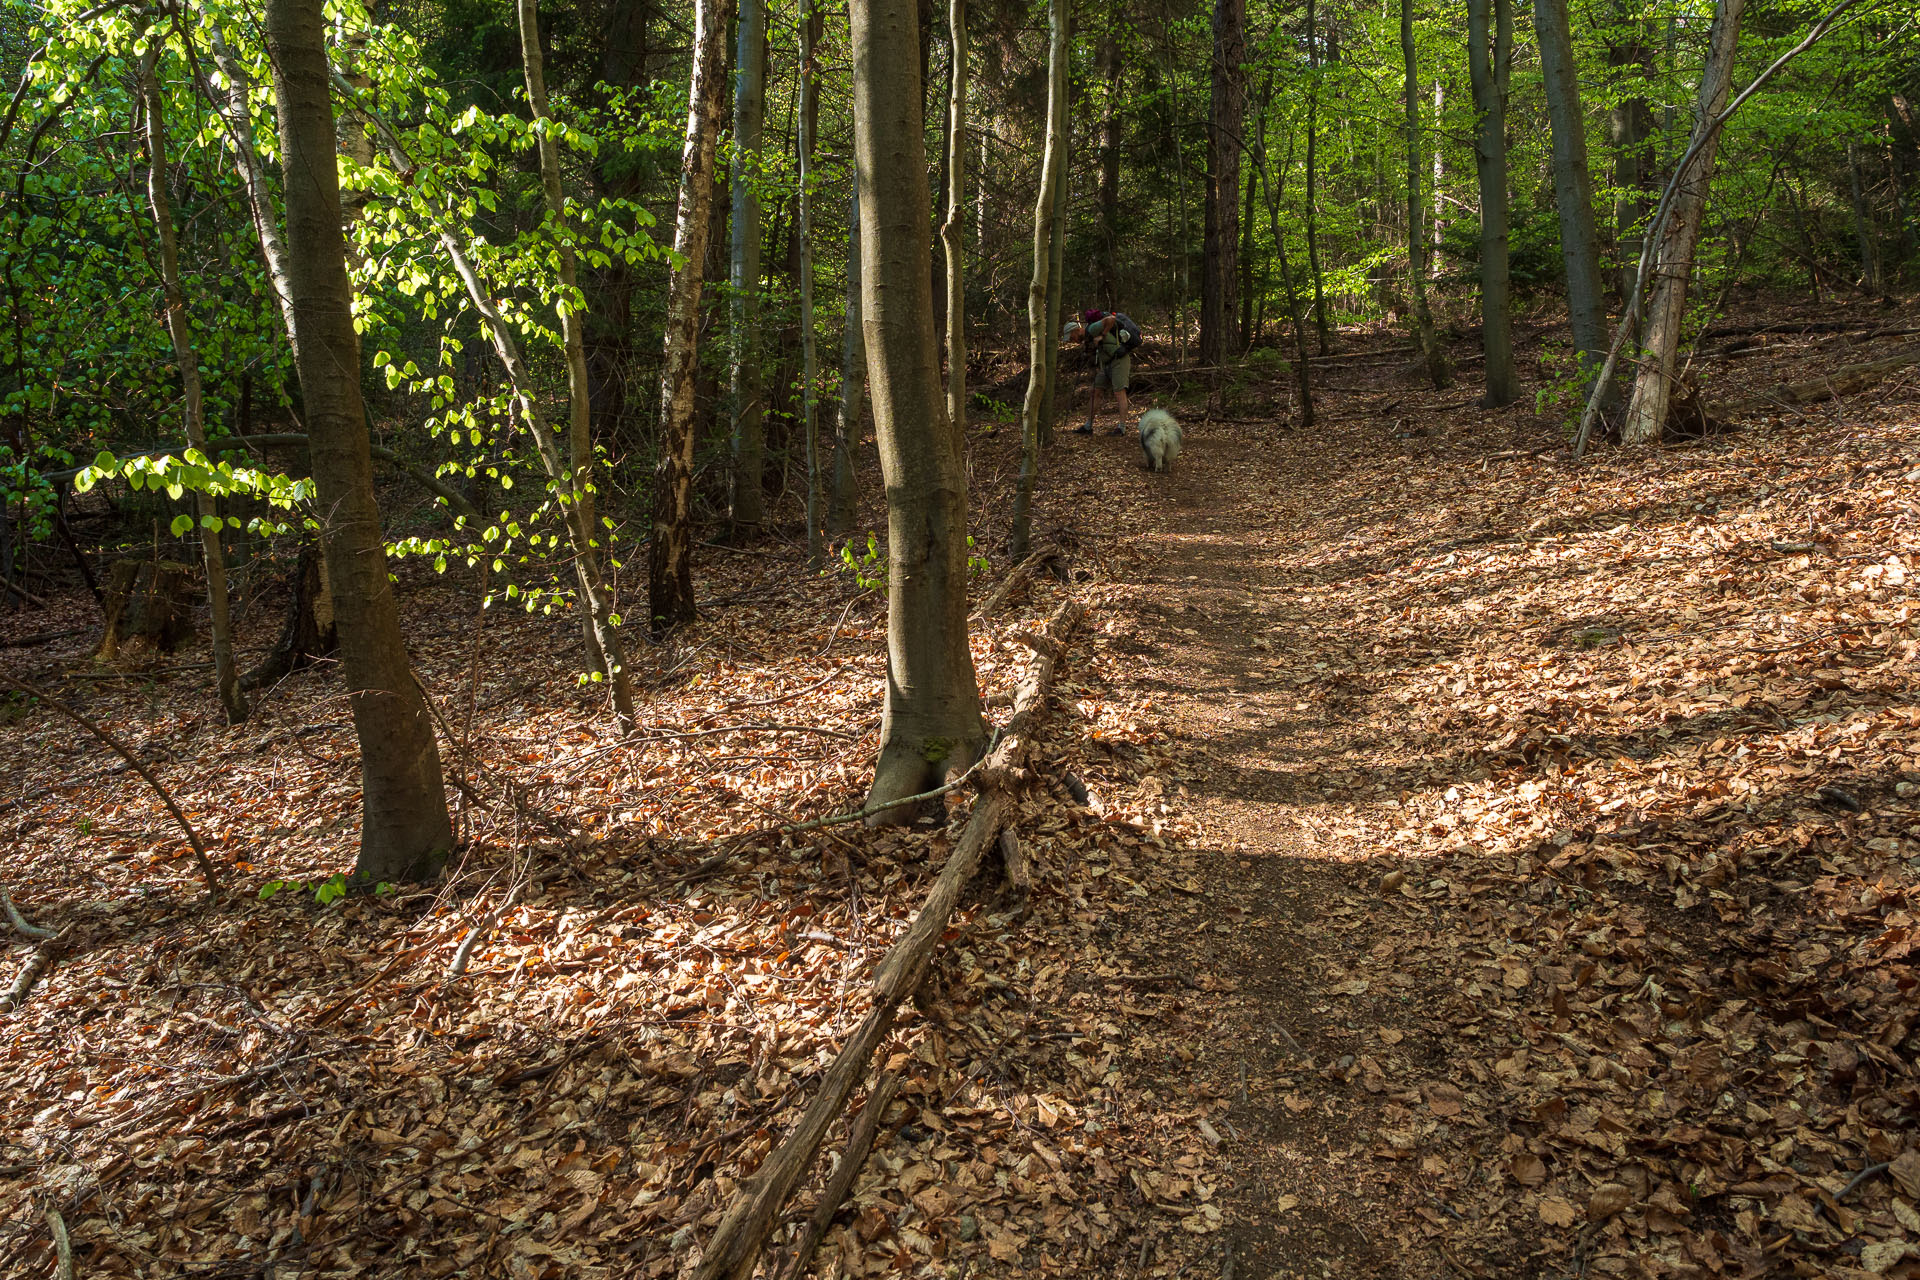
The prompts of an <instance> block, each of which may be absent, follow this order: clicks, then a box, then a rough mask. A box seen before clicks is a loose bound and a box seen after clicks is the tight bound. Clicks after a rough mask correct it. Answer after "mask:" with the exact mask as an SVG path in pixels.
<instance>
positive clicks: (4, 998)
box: [0, 930, 67, 1009]
mask: <svg viewBox="0 0 1920 1280" xmlns="http://www.w3.org/2000/svg"><path fill="white" fill-rule="evenodd" d="M66 942H67V935H66V931H65V930H62V931H61V932H60V933H58V934H55V935H54V936H53V937H51V938H48V939H47V940H46V941H44V942H42V943H40V944H39V945H37V946H35V947H34V949H33V954H31V955H29V956H28V957H27V962H26V964H24V965H22V966H21V968H20V976H19V977H17V978H15V979H14V980H13V985H12V986H11V987H8V988H7V993H6V994H5V995H0V1009H18V1008H19V1007H20V1006H21V1005H22V1004H24V1003H25V1002H26V999H27V993H28V992H30V991H32V990H33V984H34V983H36V982H38V981H40V979H41V977H42V976H43V975H45V973H46V972H47V970H49V969H51V968H53V966H54V962H55V961H57V960H59V959H60V956H61V954H62V953H63V952H65V951H66V949H67V947H66Z"/></svg>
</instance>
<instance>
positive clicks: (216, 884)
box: [0, 671, 220, 902]
mask: <svg viewBox="0 0 1920 1280" xmlns="http://www.w3.org/2000/svg"><path fill="white" fill-rule="evenodd" d="M0 683H3V684H5V685H6V686H7V687H8V688H10V689H14V690H17V691H18V692H20V693H24V694H26V695H27V696H28V697H30V698H38V699H39V700H40V701H41V702H42V703H43V704H45V705H46V706H48V707H50V708H52V709H53V710H55V711H58V712H59V713H60V714H61V715H63V716H65V717H67V719H69V720H72V721H75V722H77V723H78V724H79V725H80V727H81V728H82V729H85V730H86V731H87V732H88V733H90V734H92V735H93V736H94V737H96V738H98V739H100V741H102V742H104V743H106V744H107V746H109V747H111V748H112V749H113V751H114V754H116V755H118V756H119V757H120V758H121V759H122V760H125V761H126V762H127V766H128V767H129V768H130V769H132V770H133V771H134V772H135V773H137V774H139V775H140V776H141V777H142V778H145V779H146V780H147V785H148V786H150V787H152V788H153V790H154V794H155V795H157V796H159V797H160V802H161V803H162V804H164V805H166V806H167V812H168V813H171V814H172V815H173V820H174V821H175V822H177V823H179V824H180V829H181V830H182V831H184V832H186V833H187V843H188V844H190V845H192V846H193V857H194V860H195V861H196V862H198V863H199V864H200V874H201V876H203V877H204V878H205V879H206V882H207V896H208V897H209V898H211V899H213V900H214V901H216V902H217V901H219V898H220V873H219V872H218V871H216V870H215V869H214V866H213V859H212V858H210V857H208V856H207V846H206V845H204V844H202V843H200V833H199V832H198V831H195V830H194V829H193V824H192V823H191V822H188V821H187V815H186V814H184V813H182V812H180V806H179V805H177V804H175V803H174V802H173V796H172V794H171V793H169V792H168V791H167V789H166V788H165V787H163V786H161V785H160V779H158V778H156V777H154V776H153V771H152V770H151V769H149V768H147V766H146V765H144V764H142V763H140V758H139V757H138V756H136V755H134V754H133V752H132V750H131V749H129V748H128V747H127V745H126V744H125V743H123V742H121V741H120V739H118V738H116V737H114V736H113V735H112V734H110V733H108V732H107V731H106V730H105V729H102V728H101V727H100V726H99V725H97V724H95V723H94V722H93V721H92V720H90V719H88V718H87V717H86V716H83V715H81V714H80V713H79V712H78V711H75V710H74V709H73V708H72V707H70V706H68V705H67V704H66V703H64V702H62V701H60V699H58V698H54V697H49V696H48V695H47V694H45V693H42V692H41V691H40V690H38V689H35V688H34V687H33V686H31V685H27V684H22V683H21V682H20V681H18V680H15V679H14V678H13V677H12V676H10V675H8V674H6V673H5V672H4V671H0Z"/></svg>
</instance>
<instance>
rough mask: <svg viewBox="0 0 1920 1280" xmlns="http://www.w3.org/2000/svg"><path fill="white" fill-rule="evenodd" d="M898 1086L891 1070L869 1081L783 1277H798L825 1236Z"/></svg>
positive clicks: (851, 1185)
mask: <svg viewBox="0 0 1920 1280" xmlns="http://www.w3.org/2000/svg"><path fill="white" fill-rule="evenodd" d="M899 1087H900V1077H899V1076H897V1075H895V1074H894V1073H893V1072H891V1071H885V1072H882V1073H881V1075H880V1078H879V1079H877V1080H875V1081H874V1082H873V1088H872V1089H871V1090H869V1091H868V1093H867V1105H866V1106H865V1108H863V1109H862V1110H861V1112H860V1118H859V1119H857V1120H855V1121H854V1122H853V1132H852V1134H850V1135H849V1136H848V1138H847V1149H846V1150H845V1151H843V1152H842V1153H841V1154H840V1164H839V1166H838V1167H837V1168H836V1169H834V1171H833V1177H831V1178H829V1179H828V1180H827V1185H826V1189H825V1190H823V1191H822V1192H821V1193H820V1203H818V1204H816V1205H815V1206H814V1207H813V1216H812V1217H810V1218H808V1219H807V1231H806V1234H805V1235H803V1236H801V1237H800V1243H799V1245H798V1246H796V1247H795V1249H794V1251H793V1254H792V1256H791V1257H789V1258H788V1259H787V1269H786V1271H785V1273H784V1274H785V1276H786V1280H800V1277H801V1276H803V1275H805V1274H806V1272H807V1264H808V1263H810V1262H812V1261H813V1254H814V1251H815V1250H816V1249H818V1248H819V1247H820V1242H821V1241H822V1240H823V1239H825V1238H826V1234H827V1228H828V1227H830V1226H832V1225H833V1216H834V1214H836V1213H838V1212H839V1211H840V1202H841V1201H843V1200H845V1199H846V1198H847V1193H848V1192H850V1191H852V1190H853V1182H854V1179H855V1178H858V1177H859V1176H860V1169H861V1167H862V1166H863V1165H865V1164H866V1163H867V1153H868V1152H869V1151H871V1150H872V1149H873V1140H874V1138H875V1137H876V1136H878V1135H879V1132H880V1121H881V1120H882V1119H884V1118H885V1116H886V1112H887V1105H888V1104H889V1103H891V1102H892V1101H893V1094H894V1091H895V1090H896V1089H898V1088H899Z"/></svg>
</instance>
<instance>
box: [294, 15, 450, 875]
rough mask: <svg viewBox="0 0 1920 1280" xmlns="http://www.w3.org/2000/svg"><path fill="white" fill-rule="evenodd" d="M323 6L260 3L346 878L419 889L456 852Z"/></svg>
mask: <svg viewBox="0 0 1920 1280" xmlns="http://www.w3.org/2000/svg"><path fill="white" fill-rule="evenodd" d="M321 8H322V6H321V3H320V0H267V5H266V35H267V48H268V52H269V54H270V58H269V61H270V62H271V64H272V66H273V79H274V102H275V107H276V110H277V112H278V115H279V122H280V155H281V160H282V170H283V180H284V183H283V187H282V191H283V196H284V199H285V202H286V210H287V214H286V217H287V231H286V242H285V243H286V251H287V253H286V269H287V285H288V294H289V296H288V306H289V309H290V311H291V314H292V319H293V323H292V329H291V332H290V334H289V337H290V338H291V339H292V341H293V354H294V365H295V367H296V369H297V370H298V372H299V376H300V390H301V396H302V399H303V400H304V401H305V406H306V412H307V436H308V441H309V450H310V454H311V457H312V459H313V478H314V484H315V487H316V488H317V489H318V491H319V510H320V512H321V514H322V520H323V526H324V527H323V538H324V549H325V554H326V557H327V576H328V578H329V580H330V581H331V583H332V586H333V599H334V605H335V620H336V623H337V625H338V627H339V632H340V656H341V666H342V669H343V671H344V674H345V676H346V682H347V688H348V690H349V692H350V705H351V706H352V708H353V721H354V728H355V730H356V732H357V733H358V736H359V739H360V778H361V794H362V804H363V813H362V821H361V829H360V856H359V860H358V862H357V863H356V864H355V868H354V875H355V877H356V878H357V879H360V880H366V881H382V880H406V879H424V878H425V877H427V876H429V875H432V874H433V873H434V872H436V871H438V870H439V869H440V866H441V865H442V863H444V862H445V861H446V856H447V852H448V850H449V849H450V848H451V847H452V845H453V824H452V822H451V820H450V819H449V817H448V815H447V802H446V793H445V790H444V788H443V785H442V781H441V775H440V754H439V752H438V750H437V749H436V747H435V745H434V740H433V725H432V722H431V721H430V720H429V718H428V714H427V707H426V699H425V697H424V696H423V695H422V693H421V692H420V686H419V685H418V684H417V683H416V682H415V681H414V678H413V670H412V668H411V666H410V665H409V663H408V661H407V650H406V644H405V641H404V639H403V637H402V635H401V632H400V615H399V610H398V609H397V608H396V606H395V604H394V598H393V588H392V585H391V584H390V583H389V582H388V580H387V554H386V543H385V539H384V538H383V537H382V534H381V530H380V511H379V508H378V506H377V505H376V504H375V502H374V498H373V457H372V454H371V452H370V445H371V441H370V440H369V439H368V435H367V419H366V410H365V407H364V405H363V404H362V403H361V400H360V341H359V336H358V335H357V334H356V333H355V331H354V327H353V289H352V285H351V284H350V283H349V281H348V279H347V246H346V238H345V236H344V235H343V234H342V231H341V227H342V225H343V224H342V215H341V207H340V181H339V170H338V166H337V164H336V162H335V158H334V150H335V145H336V139H335V136H334V128H333V102H332V96H331V87H330V85H329V80H328V70H327V54H326V45H325V37H324V34H323V27H322V14H321Z"/></svg>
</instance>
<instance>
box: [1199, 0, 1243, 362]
mask: <svg viewBox="0 0 1920 1280" xmlns="http://www.w3.org/2000/svg"><path fill="white" fill-rule="evenodd" d="M1246 26H1247V4H1246V0H1214V3H1213V97H1212V101H1211V104H1210V107H1209V109H1208V113H1207V191H1206V234H1205V239H1204V241H1203V249H1202V252H1203V265H1202V269H1201V276H1200V363H1201V364H1203V365H1219V364H1224V363H1225V362H1226V361H1228V360H1231V359H1233V358H1234V357H1236V356H1238V355H1239V354H1240V353H1241V350H1242V347H1241V341H1240V335H1239V333H1238V329H1239V308H1238V307H1237V306H1236V305H1235V299H1234V292H1235V290H1236V289H1237V287H1238V285H1239V272H1238V271H1237V270H1236V268H1235V263H1234V257H1235V255H1236V254H1237V253H1238V252H1239V248H1240V228H1239V226H1238V225H1237V224H1238V223H1239V221H1240V148H1241V147H1242V145H1244V141H1245V140H1244V138H1243V136H1242V130H1243V129H1244V128H1245V120H1246V114H1247V83H1246V67H1245V63H1246V60H1247V56H1246Z"/></svg>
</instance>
